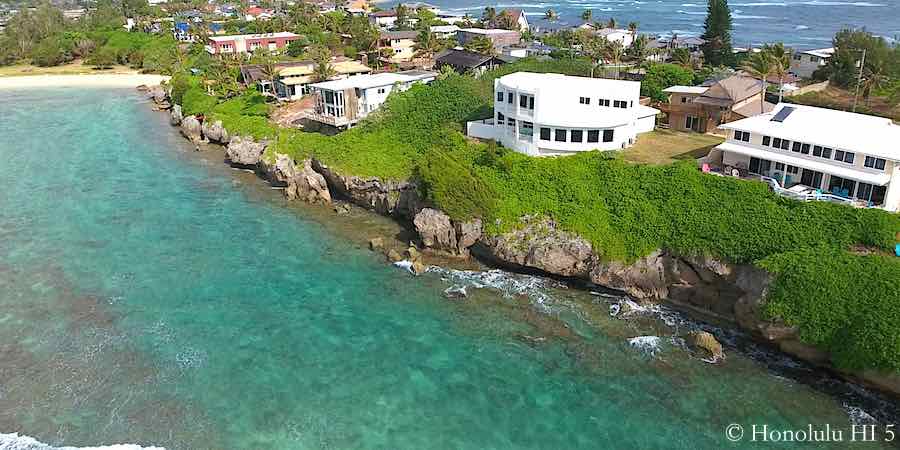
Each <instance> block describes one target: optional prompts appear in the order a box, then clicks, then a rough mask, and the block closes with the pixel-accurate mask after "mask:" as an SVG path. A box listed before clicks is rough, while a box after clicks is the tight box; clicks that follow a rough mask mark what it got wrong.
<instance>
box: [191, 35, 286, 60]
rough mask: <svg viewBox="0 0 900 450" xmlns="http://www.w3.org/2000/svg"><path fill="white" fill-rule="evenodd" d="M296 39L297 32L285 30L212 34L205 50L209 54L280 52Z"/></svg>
mask: <svg viewBox="0 0 900 450" xmlns="http://www.w3.org/2000/svg"><path fill="white" fill-rule="evenodd" d="M297 39H300V35H299V34H294V33H289V32H286V31H282V32H280V33H263V34H238V35H231V36H212V37H210V38H209V40H208V41H207V45H206V51H207V52H209V53H210V54H211V55H235V54H248V53H253V52H254V51H256V50H267V51H270V52H280V51H281V50H283V49H284V48H285V47H287V45H288V44H289V43H290V42H291V41H295V40H297Z"/></svg>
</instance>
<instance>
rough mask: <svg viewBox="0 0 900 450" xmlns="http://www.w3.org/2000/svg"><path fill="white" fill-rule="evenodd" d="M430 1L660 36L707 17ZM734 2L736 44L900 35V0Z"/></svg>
mask: <svg viewBox="0 0 900 450" xmlns="http://www.w3.org/2000/svg"><path fill="white" fill-rule="evenodd" d="M397 3H400V2H399V1H396V0H395V1H390V2H387V3H385V4H384V6H382V7H385V6H393V5H396V4H397ZM405 3H410V2H405ZM426 3H429V4H433V5H435V6H438V7H440V8H441V9H442V10H444V11H448V12H451V13H455V14H469V15H471V16H472V17H474V18H479V17H481V14H482V12H483V11H484V8H485V7H487V6H493V7H495V8H497V10H498V11H500V10H502V9H504V8H518V9H521V10H523V11H525V14H526V15H527V16H528V20H529V22H530V23H531V25H536V26H539V27H547V26H551V27H558V26H562V27H566V26H569V27H570V26H577V25H580V24H581V23H582V20H581V13H582V12H584V10H586V9H590V10H592V11H593V17H594V20H596V21H600V22H603V23H605V22H606V21H607V20H609V18H610V17H614V18H615V19H616V21H617V22H618V23H619V26H622V27H624V26H627V24H628V23H629V22H632V21H634V22H637V23H638V25H639V28H638V29H639V32H641V33H647V34H650V35H660V36H670V35H672V34H678V35H679V36H699V35H700V34H702V33H703V21H704V19H705V18H706V2H705V1H703V0H555V1H538V2H535V1H530V0H523V1H509V0H506V1H500V2H490V1H484V0H434V1H428V2H426ZM729 6H730V7H731V14H732V19H733V24H734V29H733V31H732V35H733V45H734V46H735V47H747V46H748V45H753V46H759V45H761V44H763V43H771V42H783V43H784V44H785V45H786V46H789V47H792V48H796V49H800V50H809V49H818V48H824V47H830V46H831V38H832V37H833V36H834V34H835V33H836V32H837V31H839V30H840V29H841V28H842V27H845V26H850V27H854V28H860V27H865V28H866V29H867V30H869V31H871V32H873V33H875V34H877V35H881V36H884V37H885V38H888V39H891V40H893V39H896V38H897V36H900V1H898V0H867V1H854V0H761V1H756V0H749V1H748V0H737V1H735V0H732V1H730V2H729ZM548 9H553V10H554V11H556V12H558V13H559V15H560V21H559V22H557V23H555V24H551V23H548V22H547V21H546V20H544V18H543V16H544V13H545V12H546V11H547V10H548Z"/></svg>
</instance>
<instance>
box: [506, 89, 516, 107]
mask: <svg viewBox="0 0 900 450" xmlns="http://www.w3.org/2000/svg"><path fill="white" fill-rule="evenodd" d="M513 97H514V95H513V93H512V92H507V93H506V103H509V104H510V105H512V104H513Z"/></svg>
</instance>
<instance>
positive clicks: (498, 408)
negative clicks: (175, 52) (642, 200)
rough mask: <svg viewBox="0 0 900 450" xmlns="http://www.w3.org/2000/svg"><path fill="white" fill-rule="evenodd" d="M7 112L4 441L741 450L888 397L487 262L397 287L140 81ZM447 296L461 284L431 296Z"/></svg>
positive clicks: (334, 229)
mask: <svg viewBox="0 0 900 450" xmlns="http://www.w3.org/2000/svg"><path fill="white" fill-rule="evenodd" d="M0 105H2V106H0V108H2V111H0V161H3V162H4V164H2V165H0V188H2V189H3V195H0V361H2V363H0V448H3V447H4V445H8V447H9V448H11V449H18V448H29V449H30V448H33V447H26V445H31V444H29V442H31V441H28V440H27V438H23V437H21V436H19V437H12V435H10V434H3V433H19V435H27V436H31V437H33V438H34V439H36V440H38V441H40V442H44V443H46V444H48V445H52V446H79V447H81V446H91V445H93V446H99V445H110V444H116V443H134V444H139V445H143V446H159V447H165V448H168V449H205V448H210V449H212V448H215V449H294V448H309V449H313V448H315V449H351V448H352V449H369V448H372V449H374V448H390V449H425V448H452V449H487V448H492V449H513V448H515V449H528V448H534V449H551V448H567V449H575V448H617V449H629V448H633V449H655V448H675V449H679V448H680V449H698V448H699V449H706V448H709V449H718V448H730V447H734V448H740V447H741V445H740V444H730V443H729V441H728V440H727V439H726V438H725V434H724V433H725V429H726V427H727V426H728V425H729V424H732V423H738V424H744V425H748V426H749V425H750V424H754V423H764V424H767V425H768V426H770V427H773V428H777V429H800V428H805V427H806V426H807V424H814V425H819V426H825V425H826V424H827V425H830V426H832V427H840V428H842V429H848V428H849V427H850V426H851V424H853V423H860V421H862V422H865V421H867V420H871V417H870V416H869V414H868V413H871V414H873V415H877V413H876V411H874V410H872V409H871V407H870V404H871V405H877V403H878V402H877V400H871V399H873V398H877V397H870V396H869V394H866V393H865V391H864V390H862V389H860V388H857V387H854V386H849V387H846V389H847V390H848V391H852V392H857V391H858V397H853V396H851V397H841V396H835V395H829V394H827V393H825V392H824V390H823V389H822V386H821V385H819V384H810V383H807V382H804V381H802V380H799V379H797V378H795V377H793V376H787V375H785V373H784V372H782V371H780V370H773V369H772V367H771V365H772V364H769V363H767V362H765V361H770V359H765V358H762V359H761V358H757V357H755V356H754V355H753V352H752V351H747V348H748V347H747V346H745V345H743V344H733V343H732V341H730V340H728V339H726V338H728V334H727V333H726V332H722V333H720V334H719V336H720V338H722V339H723V340H725V342H726V352H727V354H728V357H727V359H726V360H725V361H724V362H722V363H720V364H715V365H711V364H708V363H706V362H704V361H702V360H701V359H700V358H699V357H697V356H695V355H693V354H691V353H690V352H689V351H688V350H687V349H686V348H685V346H684V343H683V342H682V341H681V340H680V339H679V337H678V336H682V335H683V334H684V332H685V331H686V330H687V329H689V328H691V327H695V326H696V324H694V323H692V322H689V321H686V320H684V318H682V317H681V316H680V315H678V314H676V313H674V312H670V311H666V310H664V309H656V310H646V311H644V312H641V313H636V314H635V315H634V316H630V317H622V316H615V317H613V316H614V314H610V311H611V308H610V305H611V304H617V303H616V302H621V301H623V300H622V299H615V298H607V297H602V296H596V295H591V294H589V293H587V292H584V291H580V290H576V289H569V288H566V287H565V286H562V285H558V284H557V283H555V282H552V281H549V280H545V279H541V278H534V277H529V276H524V275H512V274H506V273H504V272H500V271H490V272H460V271H451V270H433V271H431V272H429V273H427V274H425V275H423V276H421V277H412V276H411V275H410V274H408V273H407V272H405V271H404V270H401V269H399V268H397V267H393V266H390V265H388V264H386V263H385V262H384V260H383V257H381V255H379V254H376V253H373V252H370V251H368V250H367V249H366V248H365V246H364V238H362V241H361V240H360V239H351V238H350V236H351V235H353V234H356V235H359V234H364V233H365V231H363V232H362V233H361V232H360V226H359V224H344V225H341V224H340V223H338V222H337V221H339V220H343V219H338V218H335V217H332V216H329V215H326V214H317V213H315V211H314V210H313V209H312V208H311V207H305V206H302V205H290V204H287V203H286V202H285V201H284V200H283V198H282V197H281V195H280V193H278V192H277V191H273V190H272V189H269V188H268V186H266V185H265V184H264V183H263V182H262V181H260V180H258V179H256V178H255V177H253V176H252V175H249V174H246V173H243V172H239V171H235V170H233V169H230V168H228V167H227V166H225V165H224V164H222V156H221V152H220V151H212V150H210V151H207V152H206V153H202V154H197V153H195V152H194V151H193V149H192V147H191V146H189V145H187V144H186V142H185V141H184V140H183V139H182V138H181V137H180V136H178V135H177V132H176V131H175V129H174V128H172V127H170V126H169V125H168V123H167V118H166V117H165V116H164V115H163V114H160V113H157V112H153V111H151V109H150V107H149V105H148V104H147V103H146V101H145V100H143V99H142V97H141V96H140V95H139V94H138V93H136V92H134V91H132V90H115V89H63V88H60V89H40V90H2V91H0ZM457 284H464V285H467V286H469V292H470V296H469V298H467V299H465V300H456V301H454V300H448V299H446V298H444V296H443V295H442V292H443V290H444V289H446V288H447V287H449V286H452V285H457ZM610 302H612V303H610ZM749 348H753V347H752V346H750V347H749ZM760 351H762V350H760ZM767 358H771V360H773V361H775V363H777V364H775V365H779V366H783V367H788V368H793V369H792V370H794V372H795V373H798V374H808V375H810V376H812V375H813V371H812V370H810V369H808V368H806V367H804V366H802V365H798V364H796V363H794V362H792V361H791V360H789V359H787V358H781V357H778V356H777V355H773V356H771V357H767ZM773 364H774V363H773ZM841 383H842V382H839V381H837V380H827V379H826V380H825V381H824V382H823V383H822V384H825V385H841ZM848 398H850V400H848ZM867 399H869V400H867ZM857 400H858V401H857ZM870 400H871V401H870ZM860 402H862V403H860ZM866 402H869V403H866ZM864 403H865V404H864ZM887 406H889V407H895V405H887ZM866 411H868V413H867V412H866ZM17 446H18V447H17ZM768 447H772V448H796V447H801V448H845V447H846V446H845V444H844V443H835V444H825V445H818V444H816V445H813V446H809V445H795V444H791V443H774V444H772V445H767V448H768ZM38 448H41V447H38ZM860 448H881V447H880V446H879V445H878V444H871V445H863V446H861V447H860Z"/></svg>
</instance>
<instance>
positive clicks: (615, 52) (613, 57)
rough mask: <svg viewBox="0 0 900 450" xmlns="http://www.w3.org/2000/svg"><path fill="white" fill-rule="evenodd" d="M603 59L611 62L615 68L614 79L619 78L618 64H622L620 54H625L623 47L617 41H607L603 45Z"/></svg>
mask: <svg viewBox="0 0 900 450" xmlns="http://www.w3.org/2000/svg"><path fill="white" fill-rule="evenodd" d="M604 50H605V56H604V59H606V60H607V61H610V62H612V63H613V65H614V66H615V68H616V79H617V80H618V79H619V66H621V65H622V56H623V55H624V54H625V47H623V46H622V43H621V42H619V41H612V42H609V41H607V44H606V45H605V46H604Z"/></svg>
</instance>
